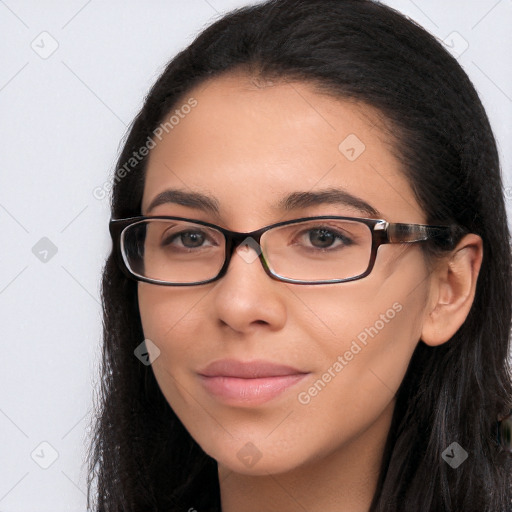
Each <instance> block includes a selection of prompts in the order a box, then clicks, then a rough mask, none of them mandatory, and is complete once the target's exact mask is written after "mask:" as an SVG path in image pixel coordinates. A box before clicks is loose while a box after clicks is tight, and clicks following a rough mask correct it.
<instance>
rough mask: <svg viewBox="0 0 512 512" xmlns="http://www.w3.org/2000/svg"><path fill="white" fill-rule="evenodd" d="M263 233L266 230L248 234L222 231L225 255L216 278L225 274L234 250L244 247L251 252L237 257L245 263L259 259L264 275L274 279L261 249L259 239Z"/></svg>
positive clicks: (239, 254)
mask: <svg viewBox="0 0 512 512" xmlns="http://www.w3.org/2000/svg"><path fill="white" fill-rule="evenodd" d="M265 232H266V229H259V230H257V231H252V232H249V233H240V232H236V231H228V230H224V237H225V240H226V249H225V250H226V253H225V257H224V265H223V266H222V269H221V270H220V272H219V274H218V276H217V278H220V277H223V276H224V275H225V274H226V272H227V270H228V267H229V264H230V262H231V259H232V257H233V253H234V252H235V250H236V249H237V248H239V247H243V246H245V247H248V248H250V249H252V251H247V252H245V253H240V252H239V253H238V256H240V257H241V258H242V259H243V260H244V261H245V262H246V263H253V262H254V261H255V260H256V259H259V260H260V263H261V265H262V266H263V269H264V270H265V272H266V274H267V275H269V276H270V277H272V278H273V279H276V276H274V275H273V274H272V272H271V270H270V267H269V266H268V263H267V260H266V259H265V256H264V254H263V250H262V248H261V237H262V235H263V234H264V233H265Z"/></svg>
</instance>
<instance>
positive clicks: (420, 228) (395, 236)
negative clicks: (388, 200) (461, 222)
mask: <svg viewBox="0 0 512 512" xmlns="http://www.w3.org/2000/svg"><path fill="white" fill-rule="evenodd" d="M380 229H385V231H386V233H387V238H388V242H390V243H411V242H421V241H423V240H430V239H435V240H436V241H437V242H438V243H440V244H442V245H443V246H446V247H452V246H454V245H455V244H456V243H457V241H458V240H459V238H460V236H461V235H463V234H464V233H466V230H465V229H464V228H462V227H460V226H456V225H454V226H428V225H424V224H401V223H388V224H387V225H386V226H385V227H383V228H380Z"/></svg>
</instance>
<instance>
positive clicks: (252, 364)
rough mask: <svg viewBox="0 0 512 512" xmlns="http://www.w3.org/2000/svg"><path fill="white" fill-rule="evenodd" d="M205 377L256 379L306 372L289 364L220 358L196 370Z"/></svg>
mask: <svg viewBox="0 0 512 512" xmlns="http://www.w3.org/2000/svg"><path fill="white" fill-rule="evenodd" d="M198 373H199V374H200V375H203V376H205V377H238V378H240V379H257V378H264V377H281V376H286V375H297V374H303V373H307V372H303V371H300V370H297V368H292V367H291V366H286V365H281V364H275V363H271V362H270V361H263V360H256V361H248V362H244V361H237V360H235V359H221V360H219V361H214V362H213V363H210V364H209V365H208V366H206V367H205V368H204V369H202V370H201V371H199V372H198Z"/></svg>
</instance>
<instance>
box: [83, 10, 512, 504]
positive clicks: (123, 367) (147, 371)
mask: <svg viewBox="0 0 512 512" xmlns="http://www.w3.org/2000/svg"><path fill="white" fill-rule="evenodd" d="M117 169H118V170H117V172H116V175H115V177H114V188H113V198H112V219H113V220H112V222H111V224H110V229H111V234H112V237H113V241H114V249H113V252H112V254H111V255H110V257H109V259H108V261H107V263H106V266H105V269H104V275H103V303H104V352H103V366H102V372H103V385H102V389H101V401H100V404H99V407H100V410H99V415H98V420H97V424H96V431H95V434H96V436H95V438H94V442H93V444H92V446H91V453H90V487H91V484H92V482H93V481H97V495H96V497H95V498H96V500H95V501H96V502H97V503H96V504H95V507H96V510H102V511H110V510H124V511H127V510H144V511H148V510H159V511H162V510H173V511H174V510H176V511H177V510H189V511H192V510H197V511H204V510H212V511H213V510H215V511H219V510H222V511H223V512H232V511H234V510H243V511H244V512H251V511H267V510H280V511H288V510H290V511H291V510H294V511H295V510H308V511H310V512H314V511H317V510H323V511H327V510H329V511H331V510H332V511H341V510H349V511H351V512H359V511H361V512H362V511H365V512H366V511H372V512H374V511H412V510H414V511H425V512H426V511H436V512H438V511H462V510H464V511H473V510H474V511H479V512H481V511H509V510H512V505H511V504H512V490H511V483H510V470H511V466H512V464H511V459H510V454H509V453H508V452H507V450H505V449H504V445H503V444H501V445H500V443H499V440H500V438H499V436H498V435H497V432H498V430H499V425H500V424H499V423H498V421H499V420H502V419H503V418H504V417H505V416H506V415H507V414H508V413H509V412H510V409H511V403H512V384H511V379H510V373H509V371H508V366H507V354H508V353H509V333H510V326H511V312H512V305H511V291H512V290H511V253H510V237H509V232H508V228H507V221H506V213H505V207H504V199H503V190H502V181H501V176H500V167H499V161H498V155H497V150H496V144H495V140H494V137H493V133H492V131H491V128H490V126H489V121H488V119H487V116H486V114H485V112H484V109H483V107H482V104H481V102H480V100H479V98H478V95H477V93H476V92H475V89H474V87H473V86H472V84H471V82H470V81H469V79H468V77H467V76H466V74H465V73H464V72H463V70H462V69H461V67H460V66H459V64H458V63H457V61H456V60H455V59H454V58H453V57H451V56H450V55H449V54H448V53H447V52H446V51H445V50H444V49H443V47H442V45H441V44H440V43H439V42H438V41H436V40H435V38H434V37H432V36H431V35H429V34H428V33H427V32H426V31H425V30H423V29H422V28H420V27H419V26H417V25H415V24H414V23H413V22H411V21H409V20H407V19H406V18H404V17H403V16H402V15H400V14H399V13H397V12H396V11H394V10H393V9H391V8H389V7H386V6H384V5H380V4H377V3H374V2H373V1H369V0H342V1H340V0H320V1H319V0H274V1H270V2H265V3H263V4H260V5H256V6H254V7H247V8H243V9H239V10H237V11H234V12H233V13H231V14H228V15H226V16H224V17H223V18H222V19H220V20H219V21H217V22H215V23H214V24H213V25H211V26H210V27H208V28H207V29H206V30H205V31H204V32H203V33H201V34H200V35H199V36H198V37H197V39H196V40H195V41H194V42H193V43H192V44H191V45H190V46H189V47H188V48H186V49H185V50H184V51H182V52H181V53H180V54H178V55H177V56H176V57H175V58H174V59H173V60H172V61H171V62H170V63H169V65H168V66H167V68H166V69H165V71H164V72H163V73H162V75H161V76H160V78H159V79H158V80H157V82H156V83H155V85H154V86H153V87H152V89H151V91H150V93H149V94H148V96H147V98H146V101H145V104H144V106H143V108H142V109H141V112H140V113H139V115H138V116H137V117H136V119H135V121H134V123H133V125H132V127H131V130H130V133H129V135H128V137H127V140H126V142H125V145H124V148H123V150H122V153H121V156H120V158H119V161H118V165H117ZM502 425H503V424H502ZM502 431H503V429H502ZM501 439H502V440H503V436H501Z"/></svg>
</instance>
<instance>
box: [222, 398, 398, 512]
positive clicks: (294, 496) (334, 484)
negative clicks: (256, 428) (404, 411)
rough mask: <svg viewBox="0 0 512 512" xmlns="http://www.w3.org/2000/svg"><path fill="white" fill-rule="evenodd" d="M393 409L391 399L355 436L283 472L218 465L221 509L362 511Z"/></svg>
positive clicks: (235, 511) (371, 491)
mask: <svg viewBox="0 0 512 512" xmlns="http://www.w3.org/2000/svg"><path fill="white" fill-rule="evenodd" d="M393 409H394V401H392V402H391V403H390V405H389V407H388V408H387V409H386V410H385V411H384V412H383V413H382V415H381V416H380V417H379V418H378V419H377V421H376V422H374V423H373V424H372V425H371V426H370V427H369V428H368V429H367V430H366V431H364V432H362V433H361V434H359V435H358V436H357V438H355V439H352V440H351V441H350V442H348V443H345V444H343V445H342V446H338V447H336V448H335V449H334V450H333V451H330V452H329V453H327V454H322V455H319V456H318V457H317V459H316V460H314V461H308V462H306V463H304V464H303V465H301V466H299V467H295V468H293V469H291V470H290V471H287V472H285V473H279V474H268V475H257V476H255V475H245V474H240V473H234V472H232V471H231V470H229V469H228V468H226V467H224V466H221V465H220V464H219V468H218V469H219V485H220V493H221V503H222V512H239V511H240V510H243V511H244V512H261V511H262V510H279V511H280V512H297V511H298V510H307V511H308V512H368V511H369V509H370V504H371V502H372V499H373V496H374V494H375V490H376V487H377V480H378V477H379V471H380V467H381V463H382V456H383V451H384V445H385V442H386V438H387V434H388V432H389V427H390V425H391V418H392V414H393Z"/></svg>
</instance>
